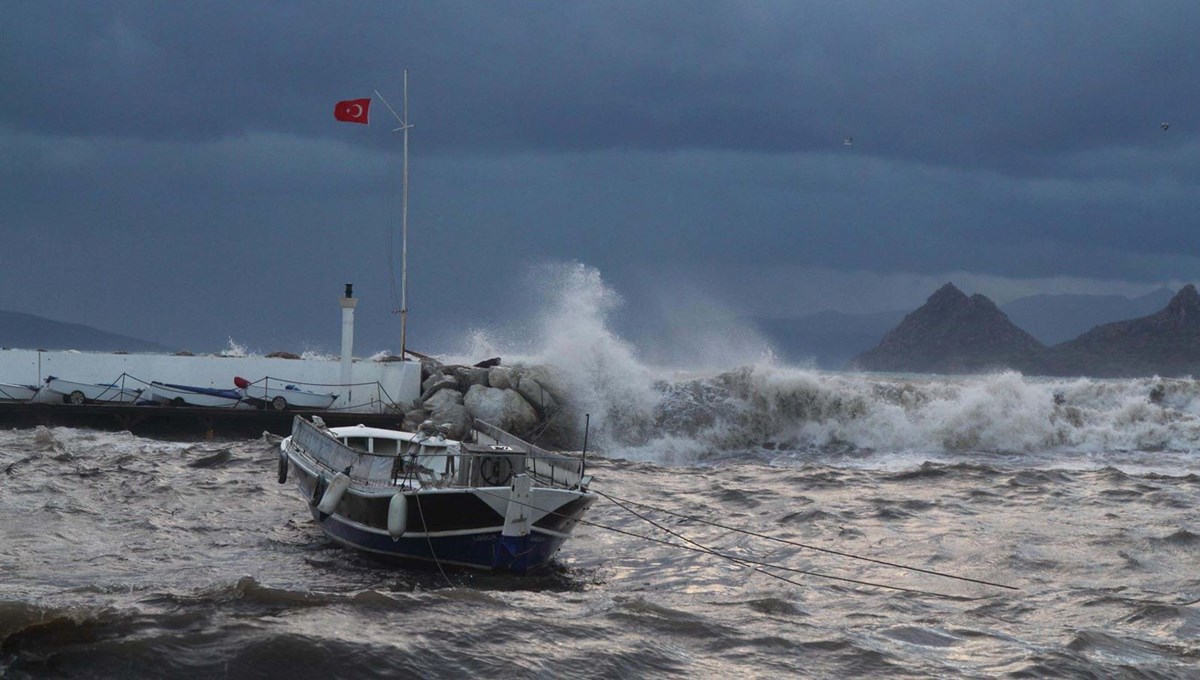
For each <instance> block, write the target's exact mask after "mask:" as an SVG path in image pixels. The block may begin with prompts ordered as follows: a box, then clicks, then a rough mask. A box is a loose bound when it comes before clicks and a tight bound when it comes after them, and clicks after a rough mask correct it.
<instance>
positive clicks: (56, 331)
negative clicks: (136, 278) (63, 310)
mask: <svg viewBox="0 0 1200 680" xmlns="http://www.w3.org/2000/svg"><path fill="white" fill-rule="evenodd" d="M0 347H5V348H11V349H77V350H80V351H93V352H173V351H174V350H173V349H171V348H170V347H167V346H165V345H160V344H158V343H156V342H150V341H147V340H139V339H137V338H131V337H128V336H125V335H118V334H116V333H109V332H107V331H102V330H98V329H96V328H92V327H91V326H84V325H82V324H75V323H63V322H61V321H52V320H50V319H45V318H42V317H40V316H35V315H33V314H22V313H20V312H3V311H0Z"/></svg>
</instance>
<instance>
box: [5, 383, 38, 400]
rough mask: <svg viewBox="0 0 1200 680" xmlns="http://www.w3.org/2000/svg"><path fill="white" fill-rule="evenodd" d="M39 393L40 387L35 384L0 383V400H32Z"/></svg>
mask: <svg viewBox="0 0 1200 680" xmlns="http://www.w3.org/2000/svg"><path fill="white" fill-rule="evenodd" d="M37 393H38V388H37V387H36V386H34V385H14V384H12V383H0V401H30V400H32V399H33V398H34V397H36V396H37Z"/></svg>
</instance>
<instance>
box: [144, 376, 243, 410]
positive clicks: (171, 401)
mask: <svg viewBox="0 0 1200 680" xmlns="http://www.w3.org/2000/svg"><path fill="white" fill-rule="evenodd" d="M226 391H227V392H229V393H231V394H230V396H222V395H219V394H210V393H205V392H197V391H195V390H187V389H180V388H179V387H174V386H171V385H167V384H164V383H159V382H151V383H150V390H149V391H148V392H147V393H146V395H147V396H148V398H149V399H150V400H152V401H154V402H155V403H158V404H162V405H164V406H204V407H207V408H254V406H253V405H251V404H249V403H246V402H245V401H243V400H242V398H241V396H240V395H238V394H237V392H236V391H235V390H226Z"/></svg>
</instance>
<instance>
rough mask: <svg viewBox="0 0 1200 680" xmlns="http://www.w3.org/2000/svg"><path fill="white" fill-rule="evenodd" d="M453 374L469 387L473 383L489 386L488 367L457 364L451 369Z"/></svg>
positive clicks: (463, 384)
mask: <svg viewBox="0 0 1200 680" xmlns="http://www.w3.org/2000/svg"><path fill="white" fill-rule="evenodd" d="M451 375H453V376H454V377H455V378H456V379H457V380H458V383H459V384H460V385H462V386H463V387H464V388H468V389H469V388H470V387H471V386H472V385H483V386H484V387H487V384H488V369H486V368H475V367H473V366H455V367H454V368H453V369H452V370H451Z"/></svg>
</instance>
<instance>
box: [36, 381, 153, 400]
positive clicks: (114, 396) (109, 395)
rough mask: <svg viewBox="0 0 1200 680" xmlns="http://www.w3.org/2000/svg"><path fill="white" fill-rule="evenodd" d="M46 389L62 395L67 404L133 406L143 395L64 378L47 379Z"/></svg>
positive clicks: (114, 386)
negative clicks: (91, 403)
mask: <svg viewBox="0 0 1200 680" xmlns="http://www.w3.org/2000/svg"><path fill="white" fill-rule="evenodd" d="M46 389H47V390H49V391H50V392H52V393H54V394H59V395H62V400H63V402H64V403H67V404H85V403H88V402H93V403H106V404H132V403H133V402H135V401H137V400H138V398H139V397H140V396H141V394H142V390H140V389H131V388H128V387H121V386H120V385H96V384H89V383H78V382H74V381H71V380H63V379H62V378H54V377H50V378H47V379H46Z"/></svg>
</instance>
